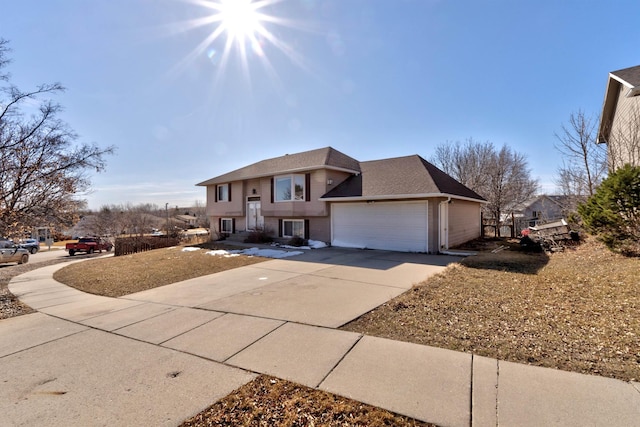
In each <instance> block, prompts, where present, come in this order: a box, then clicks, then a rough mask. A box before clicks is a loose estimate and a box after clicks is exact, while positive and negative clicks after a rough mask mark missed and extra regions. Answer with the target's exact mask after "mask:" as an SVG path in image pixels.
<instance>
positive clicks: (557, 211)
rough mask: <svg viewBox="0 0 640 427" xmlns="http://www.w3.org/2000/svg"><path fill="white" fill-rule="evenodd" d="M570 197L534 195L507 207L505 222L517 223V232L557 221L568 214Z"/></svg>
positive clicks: (515, 230)
mask: <svg viewBox="0 0 640 427" xmlns="http://www.w3.org/2000/svg"><path fill="white" fill-rule="evenodd" d="M569 201H570V198H569V197H568V196H548V195H545V194H542V195H539V196H535V197H532V198H530V199H528V200H526V201H524V202H523V203H518V204H516V205H514V206H512V207H510V208H508V209H507V213H506V214H505V215H504V217H503V223H506V224H511V223H512V220H513V222H514V223H515V229H514V232H515V234H518V233H520V231H522V230H524V229H526V228H527V227H535V226H536V225H538V224H544V223H547V222H551V221H555V220H558V219H561V218H564V217H565V216H566V214H567V209H566V207H567V206H568V205H567V204H568V203H569Z"/></svg>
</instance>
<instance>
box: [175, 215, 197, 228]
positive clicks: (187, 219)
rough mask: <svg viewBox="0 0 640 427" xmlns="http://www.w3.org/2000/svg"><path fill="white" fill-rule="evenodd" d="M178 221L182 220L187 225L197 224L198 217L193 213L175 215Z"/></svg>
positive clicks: (193, 225)
mask: <svg viewBox="0 0 640 427" xmlns="http://www.w3.org/2000/svg"><path fill="white" fill-rule="evenodd" d="M176 219H177V220H178V221H182V222H183V223H184V224H185V225H186V226H187V227H195V226H196V225H198V217H197V216H195V215H193V216H192V215H176Z"/></svg>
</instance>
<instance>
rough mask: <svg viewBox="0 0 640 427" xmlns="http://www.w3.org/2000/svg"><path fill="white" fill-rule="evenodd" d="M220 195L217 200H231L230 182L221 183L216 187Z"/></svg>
mask: <svg viewBox="0 0 640 427" xmlns="http://www.w3.org/2000/svg"><path fill="white" fill-rule="evenodd" d="M216 191H217V194H218V197H217V200H218V201H219V202H228V201H229V184H220V185H218V186H217V188H216Z"/></svg>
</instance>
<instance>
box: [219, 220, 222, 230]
mask: <svg viewBox="0 0 640 427" xmlns="http://www.w3.org/2000/svg"><path fill="white" fill-rule="evenodd" d="M218 232H219V233H222V218H218Z"/></svg>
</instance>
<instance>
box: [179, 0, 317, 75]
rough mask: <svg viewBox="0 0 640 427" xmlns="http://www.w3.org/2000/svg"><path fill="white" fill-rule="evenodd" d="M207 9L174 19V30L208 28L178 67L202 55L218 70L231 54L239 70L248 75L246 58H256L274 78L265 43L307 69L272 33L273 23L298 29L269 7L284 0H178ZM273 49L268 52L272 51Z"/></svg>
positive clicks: (250, 59) (224, 67)
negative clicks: (194, 15) (181, 19)
mask: <svg viewBox="0 0 640 427" xmlns="http://www.w3.org/2000/svg"><path fill="white" fill-rule="evenodd" d="M182 1H185V2H188V3H192V4H195V5H197V6H200V7H203V8H204V9H207V10H208V12H206V13H205V14H203V15H202V16H201V17H200V18H196V19H192V20H190V21H186V22H182V23H176V24H175V26H176V29H177V31H180V32H182V31H184V30H185V29H196V28H205V29H209V32H208V33H207V34H208V35H207V36H206V37H205V38H204V39H203V40H202V41H201V42H200V43H199V44H198V45H197V46H196V47H195V48H194V49H193V51H192V52H190V53H189V55H188V56H187V57H186V58H184V60H183V61H182V62H181V63H180V64H178V68H183V69H184V68H186V67H188V66H189V64H190V63H191V62H192V61H195V60H197V59H198V58H199V57H201V56H203V55H204V56H206V57H207V58H208V59H209V60H210V61H211V62H212V63H213V64H214V65H215V66H216V67H217V68H216V69H218V70H219V71H220V72H219V73H216V75H217V78H220V76H221V74H222V72H224V71H225V69H226V68H228V66H229V61H230V60H231V58H232V57H235V58H236V59H238V60H239V63H240V64H241V68H242V70H243V73H244V74H245V75H246V76H247V77H248V76H249V74H250V73H249V69H250V62H251V61H253V60H254V59H260V62H261V63H262V65H263V66H264V68H265V69H266V70H267V72H268V74H269V75H270V76H271V77H273V78H276V72H275V69H274V67H273V65H272V64H271V61H270V59H269V58H268V57H267V54H266V53H265V50H266V49H267V47H272V48H275V49H276V51H279V52H280V53H282V54H284V55H285V56H286V57H287V58H289V60H291V61H292V62H293V63H295V64H297V65H298V66H300V67H301V68H304V69H307V67H306V66H305V65H304V61H303V59H302V57H301V56H300V55H299V54H298V53H297V52H296V51H295V50H294V49H293V48H292V47H291V46H290V45H289V44H288V43H286V42H285V41H283V40H281V39H280V38H278V37H276V36H275V35H274V34H273V33H272V32H271V31H270V28H271V27H274V26H281V27H289V28H295V29H301V25H300V24H299V23H296V22H294V21H292V20H290V19H286V18H284V17H281V16H276V15H274V14H272V13H270V12H273V11H272V10H270V7H271V6H273V5H276V4H278V3H285V2H286V1H287V0H182ZM276 51H273V52H272V53H275V52H276Z"/></svg>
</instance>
